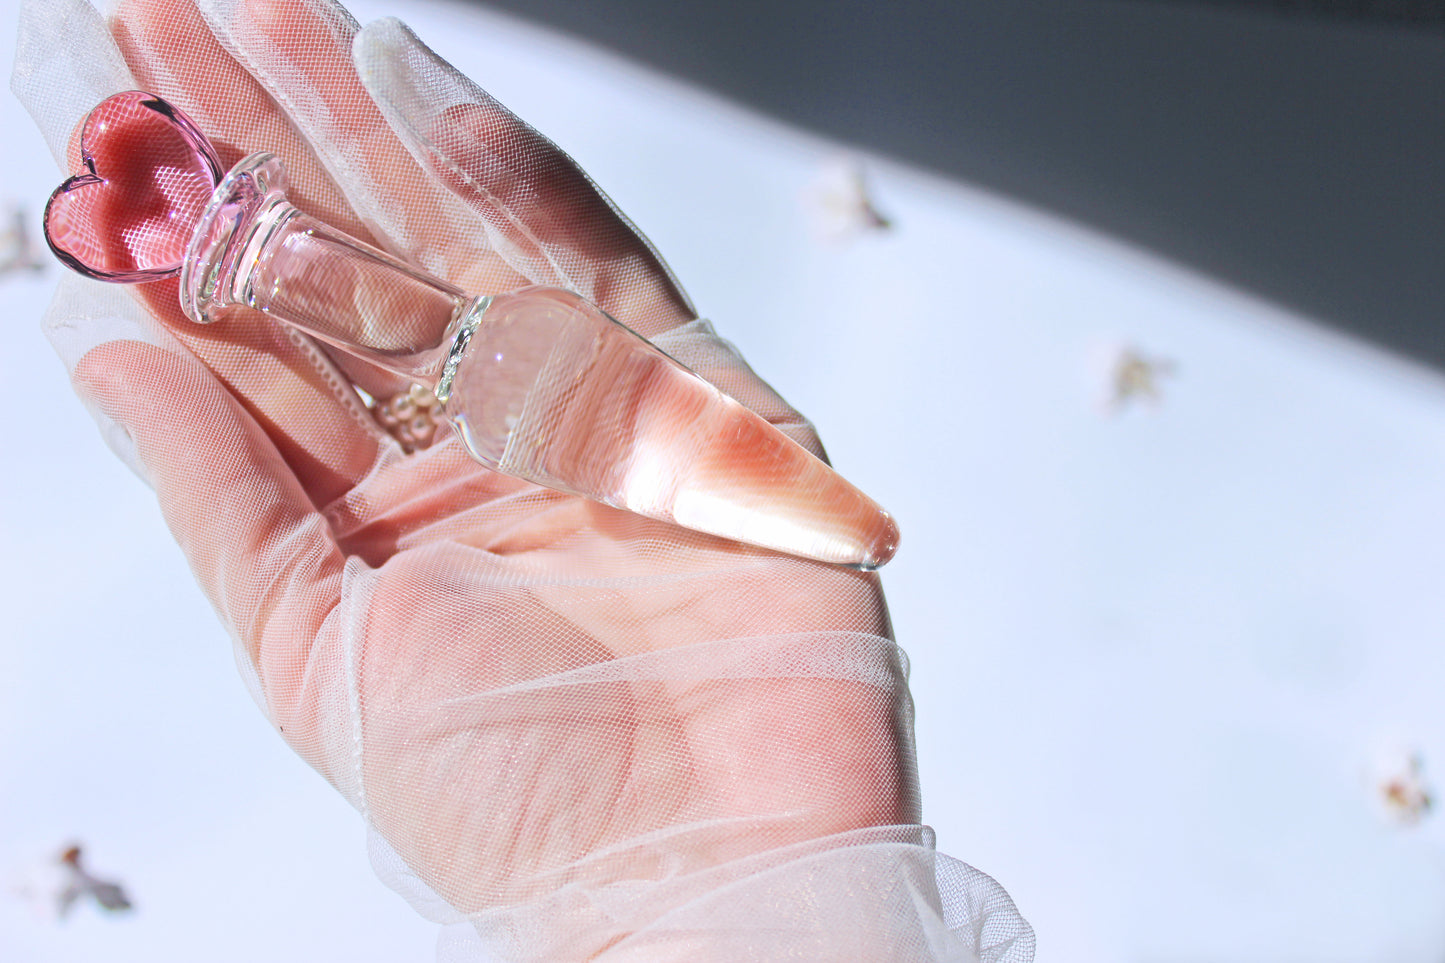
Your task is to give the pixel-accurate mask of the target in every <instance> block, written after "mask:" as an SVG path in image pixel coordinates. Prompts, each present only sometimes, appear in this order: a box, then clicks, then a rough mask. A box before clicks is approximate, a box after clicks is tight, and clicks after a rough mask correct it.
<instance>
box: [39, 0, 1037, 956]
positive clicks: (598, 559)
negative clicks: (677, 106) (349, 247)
mask: <svg viewBox="0 0 1445 963" xmlns="http://www.w3.org/2000/svg"><path fill="white" fill-rule="evenodd" d="M198 5H199V6H200V8H201V11H198V10H197V9H196V7H195V6H193V5H192V3H191V2H190V0H161V2H154V0H134V2H124V3H122V5H121V7H120V9H119V10H118V12H117V14H116V16H115V17H114V19H113V20H112V21H111V22H110V24H109V25H108V27H107V25H106V24H104V23H103V22H102V21H101V20H100V19H99V18H98V16H97V15H95V14H94V13H93V11H91V10H90V9H89V8H88V7H85V6H84V5H83V3H81V2H79V0H51V2H43V0H37V2H36V3H33V4H32V5H31V6H30V7H29V8H28V9H27V12H26V14H25V21H24V24H23V26H22V43H21V50H20V52H19V55H18V56H17V65H16V78H15V81H14V84H15V87H16V90H17V93H18V94H20V96H21V97H22V99H23V100H25V101H26V102H27V106H29V107H30V108H31V110H32V113H33V114H35V115H36V117H37V121H38V122H39V123H40V125H41V127H42V130H44V131H45V132H46V134H47V136H48V137H49V138H50V141H51V143H52V146H53V147H55V148H56V149H57V151H58V152H66V153H68V155H69V164H70V168H71V169H72V170H74V169H75V165H76V159H75V156H74V151H75V147H74V145H73V144H71V143H70V138H71V136H72V132H73V130H74V129H75V126H76V125H77V124H78V122H79V121H80V119H81V115H82V114H83V111H84V110H85V109H87V108H88V107H89V106H91V105H93V104H94V103H96V102H98V101H99V100H100V99H101V98H103V97H104V96H106V95H108V94H110V93H114V92H116V91H118V90H122V89H128V88H135V87H138V88H141V89H145V90H149V91H152V92H154V93H156V94H159V95H160V96H162V97H164V98H166V99H168V100H170V101H171V102H172V103H174V104H175V105H176V106H178V107H180V108H181V109H182V110H184V111H185V112H186V113H188V114H189V115H190V116H191V117H192V118H193V119H194V120H196V121H197V122H198V124H199V125H200V126H201V127H202V129H203V130H204V131H205V132H206V133H207V135H208V136H209V137H210V138H211V140H212V141H213V142H214V143H215V144H216V145H217V146H218V148H219V149H220V150H221V152H222V160H223V162H224V163H226V164H230V163H234V162H235V161H236V160H238V159H239V158H240V157H242V156H244V155H245V154H248V153H250V152H252V151H256V150H270V151H272V152H274V153H276V154H277V155H278V156H280V157H281V158H283V159H284V161H285V162H286V164H287V167H288V169H289V171H290V173H291V179H292V182H293V188H294V189H293V190H292V192H291V197H292V199H293V201H294V202H295V203H296V204H297V206H299V207H301V208H302V209H304V210H306V211H308V212H309V213H311V214H314V215H316V216H318V217H319V218H321V219H322V220H324V221H327V222H329V223H331V224H333V225H335V226H337V227H339V228H341V229H343V230H345V231H348V232H349V233H352V234H354V235H356V236H358V237H361V238H365V239H370V240H372V241H373V242H374V243H376V244H378V245H379V246H382V247H385V248H387V249H389V250H391V251H392V252H393V253H395V254H397V255H399V256H401V257H403V258H406V259H410V260H412V261H413V262H415V263H417V264H419V265H421V266H422V267H424V268H425V269H426V270H428V271H430V272H432V273H435V274H437V275H439V276H442V277H445V278H448V279H449V280H451V281H453V282H454V283H456V284H457V285H458V286H460V287H462V288H464V289H466V290H468V291H475V292H493V291H505V290H510V289H513V288H516V287H519V286H521V285H523V284H527V283H544V284H551V285H556V286H563V287H568V288H571V289H573V290H575V291H577V292H578V293H580V294H582V295H583V296H584V297H587V298H588V299H590V300H592V301H594V302H595V303H597V304H598V305H600V306H601V307H603V308H604V309H605V310H607V311H608V312H609V313H610V314H612V315H613V316H614V317H616V318H618V319H619V320H621V321H622V322H624V323H626V324H628V325H629V326H631V327H632V328H634V330H636V331H638V332H639V333H641V334H643V335H644V336H647V337H649V338H651V339H652V340H654V341H655V342H656V343H658V344H659V345H660V346H662V347H663V348H664V350H666V351H668V352H669V353H670V354H672V355H673V356H674V357H677V358H678V359H679V360H681V361H683V362H684V363H685V364H688V365H690V366H691V367H693V368H694V369H695V370H698V371H699V373H701V374H703V375H704V376H705V377H707V378H709V379H710V380H712V381H713V382H714V383H715V384H717V385H718V386H719V387H721V388H723V390H725V391H728V392H729V393H731V394H733V395H734V396H735V397H737V398H738V399H739V400H740V401H742V402H743V403H745V404H748V405H749V406H751V407H753V408H754V409H755V410H757V411H758V412H759V413H760V414H762V415H763V416H764V417H766V418H768V419H769V420H771V421H773V422H774V423H775V424H779V425H780V426H782V427H784V428H785V430H787V431H788V432H789V433H790V434H791V435H792V436H793V437H794V438H795V439H796V440H798V441H799V442H800V443H802V444H804V445H806V446H808V447H810V448H812V450H814V451H815V452H817V453H819V454H821V448H820V447H819V446H818V443H817V439H816V437H815V436H814V435H813V433H812V430H811V427H810V426H808V424H807V422H806V421H804V420H803V419H802V418H801V417H799V416H798V415H797V414H796V412H794V411H793V410H792V409H791V408H789V407H788V406H787V405H786V404H785V403H784V402H783V401H782V400H781V399H780V398H779V397H778V396H777V395H776V394H775V393H773V392H772V391H771V389H769V388H768V387H767V386H766V385H765V384H763V383H762V382H761V381H760V380H759V379H757V377H756V376H755V375H754V374H753V373H752V372H751V370H750V369H748V368H747V366H746V365H745V364H744V363H743V362H742V360H741V358H740V357H738V356H737V354H736V353H735V352H734V351H732V350H731V348H730V346H728V345H727V344H726V343H725V342H721V341H719V340H718V339H717V338H716V337H715V336H714V335H713V334H712V331H711V328H710V327H708V326H707V324H706V323H705V322H700V321H697V320H695V318H694V313H693V310H692V307H691V305H690V303H689V302H688V300H687V298H686V296H685V295H684V294H683V293H682V291H681V290H680V288H679V287H678V286H677V284H676V282H675V281H674V279H673V278H672V276H671V275H670V273H669V272H668V271H667V269H666V267H665V265H664V264H663V263H662V261H661V259H660V258H659V257H658V256H657V255H656V253H655V252H654V251H653V250H652V249H651V247H650V246H649V245H648V244H647V242H646V241H645V240H644V239H643V238H642V237H641V236H640V235H638V234H637V233H636V232H635V231H634V230H633V229H632V227H631V225H630V224H629V223H628V222H627V221H626V220H625V219H624V218H623V217H622V216H621V215H620V214H619V213H618V212H617V211H616V210H615V209H614V208H613V207H612V205H611V204H610V202H608V200H607V199H606V198H605V196H603V195H602V194H601V193H600V192H599V191H597V189H596V188H595V187H594V185H592V183H591V181H590V180H589V179H588V178H587V177H586V175H585V174H583V173H582V172H581V171H580V170H579V169H578V168H577V167H576V166H575V165H574V164H573V163H572V162H571V161H570V160H569V159H568V158H567V157H566V156H565V155H564V154H562V153H561V152H560V151H559V150H558V149H557V148H556V147H555V146H554V145H553V144H551V143H550V142H548V141H547V140H546V139H545V138H543V137H541V136H540V135H539V134H537V133H536V132H535V131H533V130H531V129H530V128H529V127H527V126H526V125H525V124H523V123H522V122H521V121H519V120H518V119H517V118H515V117H514V116H512V115H511V114H510V113H509V112H507V111H506V110H505V108H503V107H501V106H500V105H499V104H497V103H496V102H495V101H493V100H492V99H491V98H490V97H488V96H487V95H486V94H485V93H483V92H482V91H481V90H479V89H478V88H476V87H475V86H474V85H472V84H471V83H470V82H468V81H467V80H466V79H465V78H463V77H461V76H460V75H458V74H457V73H455V71H453V70H452V69H451V68H450V67H448V66H447V65H446V64H444V63H442V62H441V61H439V60H437V59H436V58H435V57H434V56H433V55H432V54H431V53H430V51H428V50H427V49H426V48H425V47H423V46H422V45H421V44H420V43H419V42H417V41H416V40H415V38H414V37H413V36H412V35H411V34H410V33H409V32H408V31H407V30H406V29H405V28H404V27H402V26H401V25H400V24H399V23H397V22H395V21H382V22H380V23H378V24H375V25H372V26H371V27H369V28H367V30H365V31H363V32H361V34H360V36H357V27H356V25H355V24H354V22H352V21H351V19H350V18H349V16H348V15H347V14H346V13H345V11H343V10H341V9H340V8H339V7H336V6H334V5H332V4H330V3H328V2H326V0H251V2H227V0H199V4H198ZM353 46H354V48H355V57H354V58H353ZM55 76H67V77H71V78H73V77H75V76H79V77H81V78H82V84H81V85H80V90H79V92H76V91H75V90H74V89H71V88H74V84H75V81H74V80H73V79H71V80H70V81H69V84H70V88H67V89H65V90H63V91H62V90H60V88H59V87H58V86H57V85H56V84H55V82H54V81H53V79H51V78H53V77H55ZM48 326H49V328H50V330H51V331H52V332H53V334H54V338H55V340H56V342H57V346H58V347H59V349H60V350H61V353H62V356H63V357H65V358H66V360H67V363H68V364H69V365H70V366H71V368H72V378H73V380H74V384H75V387H76V390H77V392H78V393H79V394H80V395H81V397H82V399H83V400H84V401H85V402H86V403H87V404H88V405H89V406H90V407H91V408H92V410H93V411H95V412H96V414H97V417H98V418H99V420H100V421H101V423H102V426H103V427H105V428H106V429H107V431H108V433H109V435H110V437H111V438H112V441H113V443H114V444H116V445H117V447H119V448H120V449H121V450H122V453H123V454H124V455H126V456H127V457H130V458H131V459H132V462H133V464H135V465H136V467H137V468H138V470H139V471H140V472H141V473H142V475H143V476H144V477H145V478H146V479H147V480H148V481H149V482H150V484H151V485H152V486H153V487H154V488H155V491H156V494H157V497H158V498H159V500H160V503H161V506H162V508H163V510H164V513H165V517H166V519H167V522H168V524H169V525H170V527H171V530H172V532H173V533H174V534H175V536H176V538H177V540H178V541H179V543H180V544H181V546H182V548H183V550H184V551H185V553H186V555H187V558H188V560H189V561H190V564H191V566H192V568H193V570H194V572H195V574H196V577H197V580H198V581H199V583H200V585H201V587H202V589H203V590H204V591H205V593H206V594H207V596H208V598H209V599H210V600H211V602H212V603H213V605H214V606H215V607H216V610H217V612H218V614H219V615H220V618H221V620H222V622H223V623H224V624H225V626H226V628H227V630H228V631H229V632H230V634H231V636H232V638H233V639H234V641H235V644H236V645H237V647H238V654H239V659H238V661H239V663H240V664H241V667H242V671H243V674H245V675H246V676H247V677H248V680H249V682H250V683H251V685H252V688H253V692H254V693H255V695H256V696H257V699H258V701H259V702H260V704H261V706H262V708H263V710H264V711H265V712H266V713H267V715H268V717H269V718H270V719H271V720H272V722H273V723H274V724H275V725H276V727H277V729H278V731H279V732H280V733H281V734H282V736H283V737H284V738H285V739H286V740H287V741H288V742H289V743H290V744H291V745H292V746H293V747H294V748H295V749H296V751H297V752H299V753H300V754H301V755H302V756H303V757H304V758H305V759H307V761H308V762H310V763H311V764H312V765H313V766H314V767H315V768H316V769H317V770H318V771H319V772H320V773H322V775H324V776H325V777H326V778H327V779H329V780H330V781H331V782H332V783H333V784H334V785H335V786H336V787H337V788H338V790H340V791H341V792H342V794H343V795H344V796H345V797H346V798H347V799H348V800H349V801H350V802H351V803H352V804H353V805H354V806H356V807H357V808H358V810H360V812H361V813H362V814H363V816H364V817H365V818H366V820H367V822H368V824H369V825H370V826H371V827H372V829H373V830H374V831H375V837H374V839H375V844H376V846H377V848H378V850H379V853H380V855H379V859H380V861H381V862H382V863H383V864H384V866H383V868H384V871H385V872H388V873H389V874H390V875H391V876H392V877H393V879H392V882H394V883H395V884H397V885H398V886H399V887H400V888H403V889H404V890H408V891H409V895H410V896H412V898H413V899H414V901H415V902H417V903H418V905H420V906H422V908H424V909H426V910H427V911H429V912H432V913H434V914H435V915H436V917H437V918H438V919H440V920H442V921H444V922H450V923H456V924H458V926H457V927H456V928H455V931H454V932H455V934H456V936H455V939H452V940H450V941H449V943H448V945H449V946H450V947H451V949H449V950H447V952H448V953H451V954H453V956H451V957H449V958H461V954H463V952H464V947H465V946H467V945H483V946H485V948H486V952H489V953H491V954H493V955H494V956H496V957H497V958H500V959H506V960H537V961H543V960H545V961H559V960H571V959H605V960H634V959H636V960H644V959H645V960H674V959H676V960H709V959H717V960H728V961H741V960H775V959H776V960H783V959H811V960H881V959H892V960H910V961H913V960H917V961H923V960H970V959H974V958H976V957H977V958H982V959H988V960H1004V959H1007V960H1026V959H1030V958H1031V956H1032V934H1031V932H1030V931H1029V930H1028V927H1027V924H1025V923H1023V921H1022V920H1021V919H1019V918H1018V916H1017V914H1016V912H1015V911H1014V910H1013V906H1012V903H1011V902H1009V900H1008V898H1007V896H1006V895H1005V894H1003V892H1002V890H1000V889H999V888H998V887H997V885H996V884H994V883H993V882H992V880H989V879H988V878H987V877H985V876H983V875H982V874H980V873H978V872H977V871H975V870H972V869H970V868H969V867H966V866H964V865H963V864H960V863H957V862H954V861H951V860H948V859H947V858H946V857H941V856H938V855H936V854H935V853H934V852H933V849H932V840H931V835H930V833H929V832H928V830H927V829H926V827H922V826H920V825H918V820H919V804H918V791H917V784H916V780H915V775H914V756H913V747H912V743H911V738H912V737H911V706H910V702H909V698H908V693H907V688H906V681H905V668H904V662H903V657H902V654H901V653H900V651H899V650H898V649H897V647H896V646H895V645H894V643H893V642H892V640H891V638H890V629H889V626H888V617H887V611H886V608H885V606H884V603H883V599H882V597H881V594H880V592H879V588H878V583H877V580H876V578H875V577H874V576H871V575H867V574H863V573H859V572H854V571H849V570H845V569H841V568H837V567H833V566H828V565H824V564H819V563H813V562H806V561H802V560H799V559H794V558H789V557H784V556H780V555H776V554H772V553H769V552H766V551H763V550H759V549H749V548H745V547H742V546H739V545H736V544H733V543H729V542H724V541H721V540H717V539H712V538H709V537H707V536H702V535H699V534H696V533H689V532H684V531H682V530H679V529H676V528H673V527H669V526H666V525H661V524H658V523H655V522H650V521H647V520H645V519H641V518H638V517H636V516H632V515H628V514H626V513H622V512H619V511H615V510H612V509H608V508H605V507H603V506H601V505H598V504H595V503H592V502H588V501H583V500H581V499H577V498H572V497H568V496H564V495H561V494H559V493H557V492H552V491H547V490H543V489H539V488H536V487H533V486H529V485H527V484H525V483H522V482H519V481H516V480H515V479H510V478H506V477H502V476H498V475H495V474H492V473H490V472H488V471H487V470H485V469H483V468H482V467H480V466H479V465H477V464H476V463H474V462H473V461H471V460H470V459H469V458H468V457H467V456H466V455H465V453H464V452H463V451H462V450H461V448H460V446H459V445H458V444H457V442H456V440H455V439H454V438H452V437H451V436H450V435H449V433H447V432H445V431H443V433H442V436H441V437H440V439H439V440H438V441H437V442H436V443H435V444H433V445H431V446H430V447H428V448H425V449H422V450H420V451H417V452H414V453H410V454H408V453H407V452H405V451H404V450H403V448H402V446H401V445H400V444H398V443H397V441H396V440H395V439H394V438H392V437H391V436H389V435H388V434H387V433H386V432H385V431H384V430H382V429H381V428H380V427H379V426H378V424H377V422H376V419H375V418H374V417H373V413H374V412H373V409H370V408H368V406H367V404H366V403H365V402H364V400H363V399H362V397H361V396H360V395H359V394H358V393H357V392H356V391H355V390H354V388H353V385H355V386H357V387H359V388H361V389H362V390H363V391H364V392H365V393H366V394H367V395H369V396H371V397H373V398H376V399H386V398H388V397H390V396H393V395H395V394H397V393H398V392H401V391H403V390H405V387H406V386H405V385H402V384H398V383H397V382H396V381H395V379H394V378H393V377H392V376H389V375H385V374H384V373H381V372H378V371H375V370H371V369H367V368H365V367H364V366H361V365H358V364H356V363H354V362H345V361H343V362H341V363H340V364H338V362H337V361H334V360H333V359H331V358H329V357H328V356H327V355H326V354H325V353H324V352H323V351H322V350H320V349H319V348H318V347H317V346H316V345H315V344H313V343H311V342H309V341H307V340H306V339H305V338H303V337H301V336H299V335H297V334H295V333H293V332H289V331H287V330H284V329H282V328H280V327H278V326H277V325H275V324H274V323H272V322H271V321H270V320H269V319H266V318H264V317H261V316H259V315H255V314H250V313H247V312H237V314H236V315H235V316H234V317H231V318H228V319H226V320H224V321H221V322H218V323H217V324H214V325H210V326H207V327H198V326H196V325H194V324H192V323H190V322H189V321H187V320H186V319H185V318H184V317H183V316H182V315H181V313H180V311H179V308H178V306H177V293H176V288H175V284H174V282H162V283H155V284H151V285H147V286H145V287H144V288H143V289H141V290H140V292H139V299H138V301H137V300H135V299H131V298H129V297H128V295H127V294H126V293H125V292H123V291H120V290H118V289H114V288H106V287H104V286H99V285H97V284H96V282H88V281H83V280H80V279H67V281H66V282H65V283H64V287H63V289H62V292H61V295H60V297H59V298H58V300H57V302H56V305H55V306H54V307H53V308H52V311H51V314H50V316H49V318H48ZM386 867H390V868H389V869H386Z"/></svg>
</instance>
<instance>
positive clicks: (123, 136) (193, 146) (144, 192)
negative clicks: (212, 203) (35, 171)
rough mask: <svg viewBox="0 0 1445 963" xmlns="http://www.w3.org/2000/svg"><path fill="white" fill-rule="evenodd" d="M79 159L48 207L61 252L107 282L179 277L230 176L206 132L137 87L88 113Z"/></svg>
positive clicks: (49, 232) (48, 229)
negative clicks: (206, 213)
mask: <svg viewBox="0 0 1445 963" xmlns="http://www.w3.org/2000/svg"><path fill="white" fill-rule="evenodd" d="M80 157H81V162H82V163H83V164H84V165H85V170H84V171H83V172H81V173H79V174H76V175H74V176H73V177H70V178H67V179H66V181H65V182H64V183H63V184H61V185H60V186H59V187H58V188H56V189H55V193H54V194H51V195H50V201H49V203H47V204H46V205H45V239H46V240H47V241H48V242H49V243H50V249H51V250H52V251H54V252H55V255H56V256H57V257H59V258H60V259H61V260H62V261H64V262H65V263H66V264H67V265H69V266H70V267H72V268H74V269H75V270H77V271H79V272H80V273H81V274H84V275H87V276H89V277H93V278H100V279H101V280H104V281H153V280H156V279H159V278H163V277H167V276H170V275H173V274H175V273H177V272H178V271H179V270H180V269H181V262H182V260H183V259H184V258H185V254H186V248H187V246H188V245H189V244H190V241H191V235H192V234H193V233H194V232H195V228H196V224H197V223H198V222H199V221H200V218H201V213H202V212H203V211H204V210H205V207H206V203H207V202H208V201H209V200H210V198H211V193H212V192H213V191H214V190H215V188H216V185H217V184H218V183H220V180H221V175H222V173H223V172H222V169H221V161H220V158H218V157H217V156H216V152H215V150H214V149H213V148H212V147H211V144H210V141H208V140H207V139H206V135H205V134H202V133H201V131H200V128H198V127H197V126H196V125H195V123H194V122H192V121H191V119H190V118H189V117H187V116H186V115H185V114H183V113H181V112H180V111H179V110H177V109H176V108H174V107H172V106H171V105H170V104H168V103H166V102H165V101H164V100H161V99H160V98H159V97H156V96H155V95H153V94H148V93H145V92H144V91H139V90H132V91H127V92H126V93H123V94H116V95H115V96H113V97H108V98H106V99H105V100H103V101H101V103H100V105H99V106H97V107H96V108H95V109H94V110H92V111H91V112H90V114H89V116H87V117H86V119H85V126H84V127H83V128H81V132H80Z"/></svg>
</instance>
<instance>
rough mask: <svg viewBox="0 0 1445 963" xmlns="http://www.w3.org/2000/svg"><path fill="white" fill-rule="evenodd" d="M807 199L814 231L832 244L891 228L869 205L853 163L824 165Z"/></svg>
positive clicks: (863, 182)
mask: <svg viewBox="0 0 1445 963" xmlns="http://www.w3.org/2000/svg"><path fill="white" fill-rule="evenodd" d="M809 198H810V201H811V204H810V207H811V208H812V210H813V212H814V214H815V216H816V219H817V223H818V228H819V229H820V231H821V232H822V233H823V234H824V235H826V236H827V237H830V238H833V239H835V240H846V239H848V238H850V237H855V236H857V235H859V234H865V233H869V232H873V231H886V230H888V229H890V228H891V227H892V226H893V225H892V222H891V221H890V220H889V219H888V218H887V217H885V216H884V215H883V214H882V213H881V212H880V211H879V210H878V208H877V206H876V205H875V204H874V203H873V198H872V196H871V195H870V193H869V190H868V181H867V178H866V176H865V175H864V173H863V167H862V165H861V164H859V163H858V162H856V161H848V160H841V161H835V162H833V163H831V164H829V165H827V166H826V167H825V168H824V169H823V171H822V172H821V173H820V174H819V175H818V178H817V180H816V181H815V183H814V185H813V188H812V190H811V191H810V192H809Z"/></svg>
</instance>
